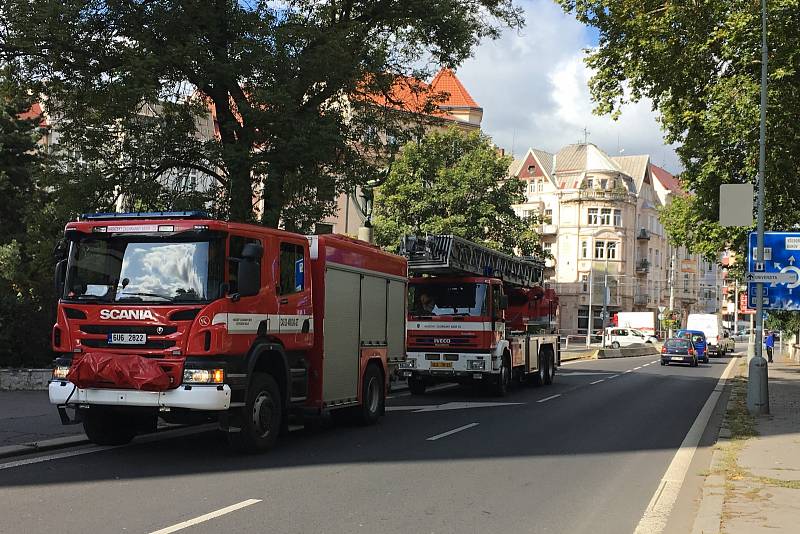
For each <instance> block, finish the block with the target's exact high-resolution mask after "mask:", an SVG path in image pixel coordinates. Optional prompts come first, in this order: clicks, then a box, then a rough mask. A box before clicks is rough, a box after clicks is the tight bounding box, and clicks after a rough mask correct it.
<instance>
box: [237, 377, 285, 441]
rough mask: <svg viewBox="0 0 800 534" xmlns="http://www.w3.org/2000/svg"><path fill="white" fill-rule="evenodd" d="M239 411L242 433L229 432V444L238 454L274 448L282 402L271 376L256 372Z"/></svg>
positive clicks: (279, 426) (279, 423)
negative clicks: (245, 399) (245, 400)
mask: <svg viewBox="0 0 800 534" xmlns="http://www.w3.org/2000/svg"><path fill="white" fill-rule="evenodd" d="M240 410H241V412H240V419H241V430H240V431H239V432H229V433H228V443H230V445H231V447H233V448H234V449H235V450H237V451H240V452H247V453H255V452H264V451H266V450H268V449H270V448H271V447H273V446H274V445H275V442H276V441H277V440H278V435H279V434H280V432H281V423H282V421H283V402H282V401H281V390H280V388H279V387H278V383H277V382H275V379H274V378H272V376H270V375H268V374H266V373H255V374H254V375H253V378H252V379H251V380H250V386H249V387H248V388H247V402H245V405H244V407H242V408H241V409H240Z"/></svg>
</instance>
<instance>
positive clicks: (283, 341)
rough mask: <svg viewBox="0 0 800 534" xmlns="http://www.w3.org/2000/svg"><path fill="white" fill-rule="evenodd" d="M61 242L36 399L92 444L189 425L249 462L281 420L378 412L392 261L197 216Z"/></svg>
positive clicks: (102, 225)
mask: <svg viewBox="0 0 800 534" xmlns="http://www.w3.org/2000/svg"><path fill="white" fill-rule="evenodd" d="M65 237H66V240H67V241H68V243H69V250H68V254H67V258H66V259H64V260H62V261H61V262H59V264H58V266H57V268H56V281H57V284H58V286H59V287H60V288H62V289H61V298H60V300H59V304H58V317H57V321H56V324H55V326H54V327H53V334H52V345H53V349H54V350H55V351H56V352H57V353H58V358H57V359H56V362H55V369H54V372H53V379H52V381H51V382H50V384H49V394H50V401H51V403H53V404H55V405H57V406H58V408H59V413H60V414H61V416H62V420H63V421H64V422H70V417H69V415H68V413H67V408H69V409H74V410H75V411H76V414H75V417H74V418H73V420H80V421H82V422H83V425H84V428H85V430H86V432H87V435H88V436H89V438H90V439H92V440H93V441H95V442H97V443H103V444H118V443H125V442H127V441H130V440H131V439H132V438H133V436H134V435H135V434H136V432H137V431H138V430H141V429H144V428H148V429H152V428H154V427H155V423H156V420H157V417H158V416H159V415H160V416H161V417H163V418H165V419H168V420H175V421H180V420H184V419H193V420H196V419H197V416H198V414H199V415H201V416H202V417H213V418H215V419H217V420H219V422H220V426H221V428H222V429H223V430H225V431H226V432H228V436H229V439H230V441H231V444H232V445H233V446H235V447H236V448H239V449H242V450H251V451H254V450H264V449H266V448H268V447H270V446H271V445H272V444H273V443H274V442H275V440H276V438H277V435H278V433H279V431H280V430H281V428H283V427H285V426H286V424H287V421H288V416H289V415H290V414H302V415H306V416H308V415H312V416H313V415H321V414H323V413H326V412H329V411H332V410H338V409H350V410H351V411H354V412H357V414H358V415H359V416H360V418H361V419H362V420H363V421H364V422H367V423H371V422H374V421H376V420H377V419H378V417H379V416H380V415H382V413H383V411H384V399H385V391H386V383H387V362H388V361H390V360H395V361H397V360H402V359H403V358H404V355H405V313H406V312H405V294H406V277H405V274H406V261H405V259H404V258H402V257H399V256H394V255H391V254H388V253H385V252H382V251H381V250H379V249H377V248H375V247H373V246H370V245H367V244H365V243H363V242H359V241H356V240H352V239H349V238H346V237H342V236H335V235H326V236H310V237H306V236H302V235H298V234H293V233H289V232H284V231H281V230H275V229H270V228H265V227H262V226H255V225H248V224H237V223H230V222H224V221H218V220H213V219H210V218H208V217H207V216H206V215H205V214H203V213H199V212H178V213H175V212H173V213H143V214H118V213H113V214H98V215H88V216H84V217H83V218H82V219H81V220H79V221H77V222H71V223H69V224H68V225H67V227H66V230H65Z"/></svg>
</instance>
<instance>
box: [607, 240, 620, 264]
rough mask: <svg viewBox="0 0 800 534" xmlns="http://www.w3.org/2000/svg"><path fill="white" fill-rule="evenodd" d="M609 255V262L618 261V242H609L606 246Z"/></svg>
mask: <svg viewBox="0 0 800 534" xmlns="http://www.w3.org/2000/svg"><path fill="white" fill-rule="evenodd" d="M606 249H607V255H608V259H609V260H616V259H617V242H616V241H608V242H607V244H606Z"/></svg>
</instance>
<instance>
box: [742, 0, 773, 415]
mask: <svg viewBox="0 0 800 534" xmlns="http://www.w3.org/2000/svg"><path fill="white" fill-rule="evenodd" d="M767 60H768V50H767V0H761V124H760V127H759V140H758V205H757V207H756V211H757V214H758V216H757V219H758V222H757V228H758V233H757V240H756V258H757V261H758V262H759V263H763V262H764V188H765V186H766V179H765V176H764V172H765V167H766V161H765V160H766V156H767V149H766V122H767ZM763 311H764V284H763V283H761V282H758V283H757V284H756V339H755V356H754V357H753V359H752V360H750V366H749V373H748V377H747V410H748V411H749V412H750V413H751V414H752V415H759V414H768V413H769V389H768V387H769V386H768V384H769V377H768V375H767V361H766V360H765V359H764V356H762V350H763V348H764V343H763V341H762V332H763V329H764V315H763Z"/></svg>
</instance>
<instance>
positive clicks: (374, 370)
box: [358, 364, 386, 425]
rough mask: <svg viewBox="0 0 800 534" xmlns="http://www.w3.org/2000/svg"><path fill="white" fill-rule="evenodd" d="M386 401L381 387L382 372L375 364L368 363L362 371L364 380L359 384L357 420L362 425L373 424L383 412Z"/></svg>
mask: <svg viewBox="0 0 800 534" xmlns="http://www.w3.org/2000/svg"><path fill="white" fill-rule="evenodd" d="M385 403H386V395H385V389H384V387H383V374H382V373H381V371H380V369H378V366H377V365H374V364H370V365H368V366H367V369H366V370H365V371H364V380H363V383H362V384H361V407H360V408H361V410H360V412H359V418H358V419H359V422H360V423H361V424H363V425H374V424H375V423H377V422H378V419H380V417H381V414H383V406H384V404H385Z"/></svg>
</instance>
